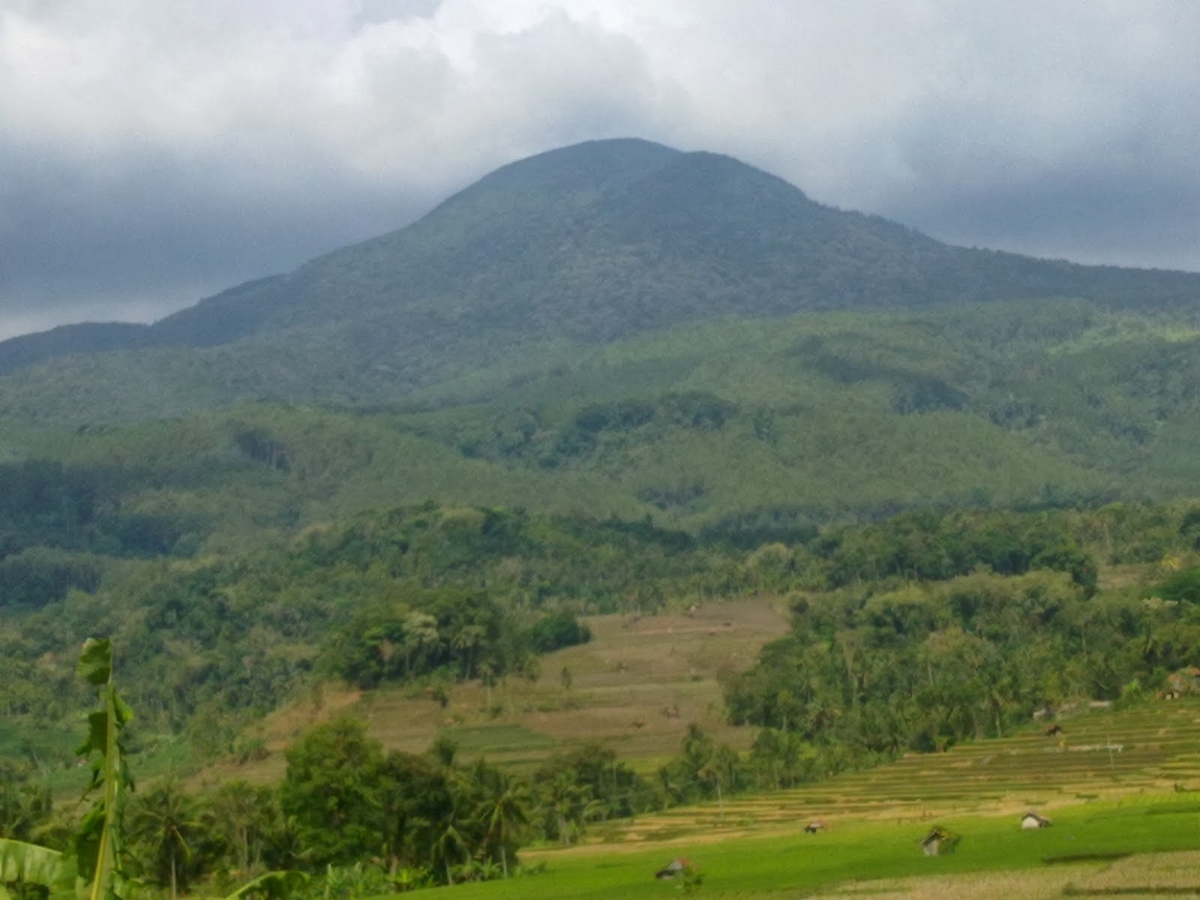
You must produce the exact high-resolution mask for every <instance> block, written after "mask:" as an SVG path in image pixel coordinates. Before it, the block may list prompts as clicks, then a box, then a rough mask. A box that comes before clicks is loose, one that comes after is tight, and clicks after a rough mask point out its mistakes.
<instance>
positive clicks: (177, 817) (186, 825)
mask: <svg viewBox="0 0 1200 900" xmlns="http://www.w3.org/2000/svg"><path fill="white" fill-rule="evenodd" d="M131 807H132V808H131V809H130V816H129V818H130V822H129V824H130V829H131V831H132V832H133V836H134V840H137V841H140V842H141V843H142V844H143V845H144V846H146V847H147V848H148V849H149V851H150V855H151V858H152V859H153V861H154V862H153V868H154V870H155V875H156V876H158V878H159V880H165V881H166V882H167V883H168V884H169V885H170V887H171V900H175V898H176V896H177V895H178V892H179V884H180V881H181V880H182V881H183V882H184V883H185V885H186V881H187V875H186V870H185V869H184V864H185V863H186V862H187V860H188V859H189V858H190V857H191V855H192V848H191V843H190V839H193V838H195V837H197V836H198V835H199V833H200V831H201V830H202V828H203V825H202V823H201V821H200V816H199V812H198V810H197V807H196V804H195V801H194V800H193V799H192V798H191V797H190V796H188V795H187V794H185V793H184V792H183V789H182V787H181V786H180V785H179V782H177V781H175V780H174V779H171V780H168V781H164V782H162V783H161V784H158V785H156V786H154V787H153V788H151V789H150V790H149V791H148V792H147V793H145V794H142V795H140V796H139V797H138V800H137V801H136V803H135V804H131Z"/></svg>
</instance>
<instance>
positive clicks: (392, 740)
mask: <svg viewBox="0 0 1200 900" xmlns="http://www.w3.org/2000/svg"><path fill="white" fill-rule="evenodd" d="M585 621H586V622H587V624H588V627H590V628H591V630H592V640H591V641H590V642H589V643H587V644H584V645H582V646H579V647H569V648H567V649H565V650H560V651H557V652H555V653H551V654H548V655H547V656H544V657H542V661H541V662H542V671H541V677H540V678H539V679H538V680H537V681H536V682H530V681H529V680H527V679H521V678H514V679H507V680H505V681H504V682H501V683H498V684H496V685H495V686H494V687H492V688H488V687H486V686H484V685H483V684H481V683H480V682H478V681H475V682H471V683H469V684H462V685H456V686H454V687H453V689H452V690H451V691H450V702H449V704H448V705H447V706H446V707H445V708H443V707H442V706H441V705H440V704H439V703H438V702H436V701H435V700H434V699H433V697H432V694H431V692H422V691H420V690H413V689H409V688H397V689H389V690H383V691H377V692H373V693H368V694H362V693H360V692H357V691H350V690H344V689H336V688H332V687H327V688H325V689H324V690H322V691H320V692H319V694H318V695H317V696H315V697H312V698H307V700H306V702H304V703H302V704H297V705H295V706H293V707H291V708H289V709H286V710H283V711H281V712H279V713H277V714H274V715H272V716H270V717H268V718H267V719H266V720H265V721H264V722H263V723H262V725H261V727H260V728H259V729H256V734H257V735H258V736H260V737H261V738H262V739H263V740H264V741H265V743H266V746H267V749H268V750H269V751H270V755H269V756H268V757H267V758H266V759H264V760H259V761H256V762H250V763H246V764H243V765H234V764H232V763H222V764H219V765H216V766H212V767H210V768H208V769H206V770H205V771H204V772H202V773H201V774H200V775H199V776H197V778H196V779H195V783H196V784H197V785H203V784H206V783H213V782H216V781H220V780H225V779H229V778H244V779H246V780H249V781H260V782H262V781H272V780H275V779H278V778H279V777H281V776H282V774H283V766H284V760H283V753H282V751H283V750H284V749H285V748H286V747H287V745H288V744H289V743H290V742H291V741H293V740H294V739H295V738H296V737H297V736H299V735H300V734H302V733H303V732H304V731H305V730H306V729H307V728H310V727H312V726H313V725H314V724H316V723H317V722H320V721H325V720H327V719H329V718H332V717H334V716H336V715H339V714H342V713H352V714H354V715H359V716H362V717H363V718H365V719H366V721H367V723H368V727H369V729H370V733H371V734H372V736H374V737H376V738H378V739H379V740H380V741H381V742H382V743H383V744H384V746H385V747H387V748H388V749H399V750H406V751H409V752H422V751H424V750H426V749H427V748H428V747H429V745H430V744H431V743H432V742H433V740H434V739H435V738H436V737H437V736H438V735H440V734H445V735H447V736H449V737H451V738H453V739H454V740H455V741H457V742H458V744H459V747H460V753H461V754H462V755H463V756H465V757H467V758H471V757H473V756H477V755H480V754H483V755H486V756H487V758H488V759H489V760H490V761H493V762H497V763H502V764H506V765H510V766H514V767H517V768H523V767H531V766H533V765H536V764H537V763H538V762H539V761H540V760H542V759H544V758H546V757H547V756H548V755H550V754H551V753H553V752H554V751H555V750H556V749H557V748H561V747H567V746H569V745H571V744H572V743H578V742H583V741H599V742H601V743H604V744H607V745H609V746H612V747H615V748H616V749H617V750H618V752H619V753H620V754H621V756H622V758H624V759H627V760H628V761H629V762H630V763H631V764H632V765H634V766H636V767H639V768H643V769H653V768H654V767H656V766H657V765H659V764H660V763H662V762H664V761H665V760H666V759H667V758H669V757H670V756H672V755H674V754H675V753H676V752H677V751H678V749H679V746H680V741H681V740H682V738H683V734H684V732H685V731H686V729H687V726H688V724H689V723H691V722H696V723H698V724H700V726H701V727H702V728H704V730H705V731H707V732H710V733H712V734H713V735H714V736H715V737H716V738H717V739H718V740H721V741H723V742H725V743H728V744H730V745H731V746H734V747H737V748H739V749H746V748H748V747H749V746H750V743H751V742H752V741H753V739H754V730H753V729H751V728H735V727H733V726H730V725H727V724H726V723H725V721H724V715H723V702H722V697H721V687H720V684H719V682H718V678H719V676H720V675H721V674H722V673H724V672H727V671H728V672H737V671H741V670H744V669H746V668H748V667H749V666H751V665H753V663H754V661H755V659H756V658H757V655H758V651H759V649H760V648H761V647H762V645H763V644H765V643H767V642H768V641H771V640H774V639H776V638H778V637H781V636H782V635H783V634H784V633H786V631H787V629H788V624H789V623H788V616H787V611H786V609H785V607H784V605H783V603H782V602H781V601H777V600H774V599H772V598H758V597H755V598H745V599H740V600H736V601H729V602H726V603H715V604H711V605H708V606H702V607H698V608H695V609H693V610H692V611H690V612H688V613H679V614H666V615H659V616H640V617H638V616H592V617H589V618H588V619H586V620H585ZM564 670H565V671H566V672H567V673H569V677H566V676H564ZM568 682H569V687H568V686H567V683H568Z"/></svg>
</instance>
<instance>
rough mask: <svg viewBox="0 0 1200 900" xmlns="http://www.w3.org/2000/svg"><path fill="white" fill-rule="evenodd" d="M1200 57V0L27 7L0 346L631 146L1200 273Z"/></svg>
mask: <svg viewBox="0 0 1200 900" xmlns="http://www.w3.org/2000/svg"><path fill="white" fill-rule="evenodd" d="M114 10H115V11H114ZM1197 36H1200V4H1195V3H1193V2H1191V0H1161V2H1154V0H1140V2H1136V3H1135V2H1132V0H1129V2H1120V0H1115V2H1104V3H1087V4H1084V3H1078V2H1065V0H1064V2H1054V0H1040V2H1032V0H1030V2H1014V0H1006V2H995V3H988V4H965V3H952V2H949V0H925V2H917V0H911V2H904V0H873V2H867V0H848V2H845V3H839V4H828V3H818V2H801V0H797V2H790V3H787V4H780V3H777V2H766V0H746V2H742V3H738V4H732V3H728V2H726V0H657V2H655V3H652V4H646V3H635V2H633V0H505V2H504V3H502V4H501V3H494V2H493V3H486V2H483V0H444V2H439V0H321V2H316V0H289V2H286V3H285V2H282V0H207V2H204V3H200V2H198V0H172V2H170V3H162V2H161V0H124V2H122V3H120V4H115V5H114V4H105V3H99V2H96V0H54V2H48V0H9V2H7V3H6V4H5V5H4V8H3V9H2V10H0V71H2V72H3V77H0V163H2V165H3V169H2V170H0V174H2V177H0V338H4V337H9V336H12V335H15V334H20V333H24V332H28V331H34V330H38V329H42V328H47V327H50V326H53V325H56V324H61V323H65V322H74V321H82V320H85V319H90V320H109V319H120V320H133V321H150V320H153V319H156V318H159V317H160V316H162V315H165V314H166V313H168V312H170V311H172V310H175V309H179V308H181V307H184V306H187V305H190V304H192V303H194V302H195V301H196V300H198V299H200V298H201V297H202V296H205V295H208V294H212V293H215V292H216V291H218V290H220V289H222V288H225V287H228V286H230V285H233V284H236V283H238V282H240V281H243V280H245V279H248V278H253V277H257V276H261V275H266V274H270V273H274V272H279V271H286V270H289V269H291V268H293V267H295V266H296V265H298V264H299V263H301V262H303V261H304V260H306V259H308V258H310V257H312V256H314V255H316V254H319V253H322V252H325V251H327V250H330V249H333V248H335V247H338V246H342V245H344V244H348V243H351V242H353V241H356V240H360V239H362V238H366V237H369V236H371V235H374V234H378V233H382V232H385V231H388V230H391V229H394V228H397V227H400V226H403V225H405V224H408V223H409V222H411V221H413V220H414V219H415V218H417V217H418V216H419V215H421V214H422V213H423V212H425V211H426V210H428V209H429V208H431V207H432V206H433V205H434V204H435V203H436V202H438V201H439V200H440V199H442V198H444V197H445V196H446V195H448V194H449V193H451V192H453V191H455V190H458V189H461V188H463V187H465V186H466V185H468V184H470V183H471V182H473V181H474V180H475V179H477V178H478V177H480V176H482V175H484V174H485V173H487V172H488V171H490V170H492V169H493V168H495V167H497V166H499V165H502V164H504V163H506V162H510V161H512V160H515V159H518V158H521V157H524V156H527V155H530V154H532V153H536V152H539V151H542V150H546V149H549V148H552V147H556V146H561V145H565V144H570V143H574V142H576V141H581V140H586V139H589V138H599V137H612V136H621V135H631V136H639V137H645V138H648V139H651V140H656V141H661V142H663V143H666V144H669V145H671V146H675V147H679V148H681V149H685V150H693V149H704V150H712V151H715V152H720V153H728V154H731V155H733V156H736V157H738V158H740V159H743V160H745V161H746V162H749V163H752V164H754V165H756V166H760V167H762V168H764V169H766V170H768V171H771V172H773V173H776V174H778V175H780V176H782V177H784V178H786V179H788V180H789V181H791V182H793V183H794V184H796V185H798V186H799V187H800V188H802V189H803V190H804V191H805V192H806V193H808V194H809V195H810V196H811V197H813V198H814V199H816V200H819V201H821V202H823V203H828V204H833V205H837V206H840V207H843V208H851V209H861V210H863V211H865V212H870V213H878V214H881V215H885V216H888V217H889V218H894V219H897V220H900V221H902V222H905V223H906V224H908V225H911V226H913V227H916V228H918V229H920V230H922V231H925V232H927V233H929V234H931V235H933V236H934V237H937V238H939V239H942V240H946V241H950V242H952V243H959V244H965V245H978V246H989V247H995V248H999V249H1008V250H1014V251H1018V252H1022V253H1029V254H1034V255H1039V256H1050V257H1065V258H1069V259H1073V260H1075V261H1079V262H1088V263H1111V264H1116V265H1128V266H1147V267H1171V268H1182V269H1188V270H1192V271H1200V129H1197V127H1196V123H1197V98H1198V97H1200V54H1197V53H1196V49H1195V47H1196V39H1197Z"/></svg>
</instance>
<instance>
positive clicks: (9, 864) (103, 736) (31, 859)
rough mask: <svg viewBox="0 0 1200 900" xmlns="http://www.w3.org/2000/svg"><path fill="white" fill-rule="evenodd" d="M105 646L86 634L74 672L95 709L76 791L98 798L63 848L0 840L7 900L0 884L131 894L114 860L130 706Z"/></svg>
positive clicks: (252, 886)
mask: <svg viewBox="0 0 1200 900" xmlns="http://www.w3.org/2000/svg"><path fill="white" fill-rule="evenodd" d="M112 669H113V666H112V646H111V644H110V643H109V642H108V641H107V640H95V639H92V638H89V639H88V640H87V641H86V642H85V643H84V645H83V652H82V653H80V656H79V665H78V667H77V668H76V671H77V672H78V673H79V675H80V676H81V677H83V678H84V679H85V680H86V681H87V682H88V683H89V684H91V685H94V686H95V687H96V696H97V698H98V699H99V701H100V708H99V709H97V710H95V711H94V712H92V713H90V714H89V715H88V735H87V739H86V740H85V741H84V742H83V743H82V744H81V745H80V746H79V748H78V750H76V753H77V754H78V755H79V756H89V757H91V756H94V757H95V759H94V762H93V764H92V780H91V783H90V784H89V785H88V787H87V790H86V791H85V793H84V796H85V797H86V796H87V795H88V794H91V793H93V792H97V791H98V792H99V796H98V798H97V799H96V801H95V802H94V803H93V805H92V808H91V810H89V811H88V813H87V815H86V816H85V817H84V819H83V822H82V824H81V825H80V827H79V830H78V831H77V832H76V834H75V839H74V842H73V846H72V849H71V850H70V851H69V852H68V853H66V854H63V853H60V852H58V851H57V850H51V849H50V848H49V847H42V846H40V845H38V844H29V843H26V842H24V841H14V840H8V839H4V838H0V900H11V895H10V893H9V892H8V891H7V890H6V889H5V887H4V885H5V884H6V883H7V884H12V883H25V884H37V885H42V886H43V887H46V888H48V889H49V891H50V900H131V897H130V884H129V882H127V881H126V879H125V877H124V871H123V866H122V858H123V834H124V828H123V825H124V811H125V796H126V794H127V793H128V792H129V791H132V790H133V779H132V778H131V777H130V775H129V766H128V762H127V760H126V753H125V748H124V746H123V745H122V743H121V732H122V731H123V730H124V728H125V726H126V725H127V724H128V723H129V721H130V720H131V719H132V718H133V710H131V709H130V708H129V706H128V705H127V704H126V703H125V701H123V700H122V699H121V698H120V696H119V695H118V694H117V691H116V687H115V686H114V684H113V672H112ZM307 880H308V876H306V875H304V874H303V873H302V872H290V871H289V872H267V873H266V874H264V875H261V876H259V877H258V878H255V879H254V880H253V881H250V882H249V883H247V884H245V885H243V886H242V887H240V888H239V889H238V890H236V891H234V892H233V893H232V894H230V895H229V896H228V897H226V898H224V900H250V898H255V900H284V898H286V897H287V896H288V894H290V893H291V892H292V891H294V890H295V889H296V888H297V887H299V886H300V885H301V884H303V882H305V881H307Z"/></svg>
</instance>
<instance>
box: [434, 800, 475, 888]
mask: <svg viewBox="0 0 1200 900" xmlns="http://www.w3.org/2000/svg"><path fill="white" fill-rule="evenodd" d="M456 850H457V853H458V855H460V856H461V858H462V860H463V862H466V861H467V860H468V859H469V858H470V854H469V853H468V852H467V843H466V841H464V840H463V836H462V833H461V832H460V831H459V830H458V817H457V814H456V812H455V810H451V811H450V813H449V814H448V815H447V816H446V818H445V819H443V820H442V823H441V826H440V827H439V828H438V836H437V840H435V841H434V843H433V856H434V859H436V860H439V861H440V862H441V863H442V865H443V866H444V867H445V869H446V883H447V884H450V885H453V884H454V875H453V874H452V873H451V871H450V862H451V859H452V858H453V856H454V855H455V851H456Z"/></svg>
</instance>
